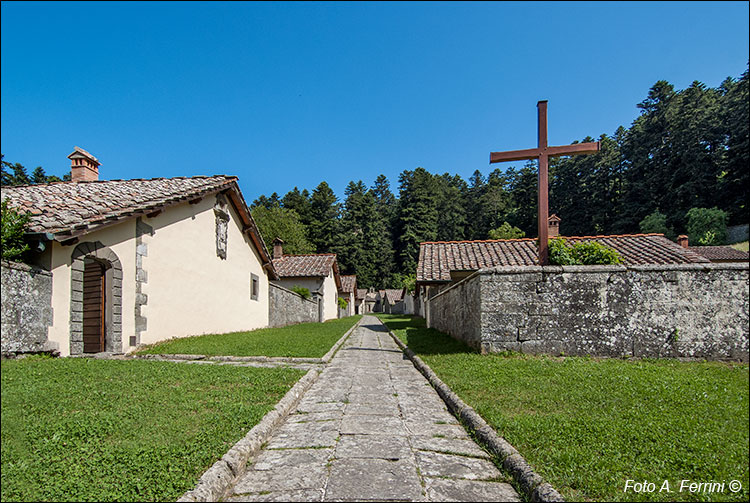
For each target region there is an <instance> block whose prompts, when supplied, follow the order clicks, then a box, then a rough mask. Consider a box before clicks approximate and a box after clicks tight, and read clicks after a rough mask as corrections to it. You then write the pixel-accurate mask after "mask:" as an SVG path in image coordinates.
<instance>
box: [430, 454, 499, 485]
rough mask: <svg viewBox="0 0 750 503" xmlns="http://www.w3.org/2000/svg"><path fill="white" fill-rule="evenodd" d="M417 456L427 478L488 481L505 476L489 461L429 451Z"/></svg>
mask: <svg viewBox="0 0 750 503" xmlns="http://www.w3.org/2000/svg"><path fill="white" fill-rule="evenodd" d="M416 456H417V464H418V465H419V470H420V472H421V473H422V475H423V476H425V477H449V478H452V479H470V480H488V479H494V478H497V477H502V476H503V475H502V473H500V470H498V469H497V467H496V466H495V465H494V463H492V462H491V461H489V460H487V459H479V458H470V457H466V456H457V455H455V454H444V453H440V452H429V451H417V453H416Z"/></svg>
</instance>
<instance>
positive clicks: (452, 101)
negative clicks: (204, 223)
mask: <svg viewBox="0 0 750 503" xmlns="http://www.w3.org/2000/svg"><path fill="white" fill-rule="evenodd" d="M748 5H749V4H748V2H684V3H683V2H664V3H661V2H603V3H598V2H580V3H579V2H551V3H546V2H522V3H516V2H497V3H487V2H481V3H469V2H460V3H451V2H441V3H427V2H417V3H400V2H397V3H386V2H376V3H348V2H335V3H275V2H273V3H271V2H260V3H245V2H228V3H200V2H185V3H181V2H166V3H151V2H149V3H137V2H125V3H116V2H103V3H96V2H83V3H66V2H59V3H58V2H41V3H33V2H2V7H1V9H2V16H1V23H2V30H1V32H0V36H1V42H2V43H1V45H0V51H1V54H2V57H1V60H0V64H1V79H0V87H1V95H0V98H1V102H0V103H1V107H0V108H1V118H2V128H1V129H0V131H1V143H2V153H3V154H4V155H5V160H6V161H10V162H21V163H22V164H24V165H25V166H26V167H27V168H29V170H31V169H33V168H34V167H36V166H39V165H41V166H43V167H44V168H45V170H46V171H47V173H48V174H57V175H62V174H63V173H64V172H66V171H67V170H68V168H69V161H68V159H67V158H66V156H67V155H68V154H69V153H70V152H72V150H73V147H74V146H75V145H77V146H80V147H82V148H84V149H86V150H88V151H89V152H91V153H92V154H94V155H95V156H97V157H98V158H99V159H100V161H101V162H102V167H101V171H100V178H102V179H123V178H153V177H172V176H193V175H211V174H231V175H237V176H239V178H240V187H241V189H242V191H243V193H244V195H245V199H246V200H247V201H248V203H249V202H251V201H252V200H253V199H255V198H256V197H257V196H258V195H260V194H270V193H271V192H274V191H275V192H278V193H279V194H280V195H283V194H284V193H286V192H287V191H288V190H290V189H292V188H293V187H294V186H295V185H296V186H298V187H299V188H300V189H302V188H308V189H310V190H312V189H313V188H314V187H315V186H317V184H318V183H319V182H321V181H322V180H326V181H327V182H328V183H329V184H330V185H331V186H332V188H333V189H334V191H335V192H336V193H337V195H338V196H339V197H343V193H344V188H345V187H346V184H347V183H348V182H349V181H350V180H360V179H361V180H363V181H364V182H365V183H366V184H367V185H371V184H372V182H373V181H374V179H375V178H376V177H377V175H378V174H380V173H383V174H385V175H386V176H387V177H388V178H389V180H390V181H391V185H392V189H393V190H394V192H396V189H397V186H398V175H399V173H401V172H402V171H403V170H405V169H414V168H416V167H417V166H422V167H424V168H425V169H427V170H429V171H431V172H433V173H444V172H450V173H458V174H460V175H461V176H462V177H464V178H465V179H468V177H469V176H471V174H472V173H473V172H474V170H476V169H479V170H480V171H482V173H484V174H485V175H486V174H487V173H489V172H490V171H491V170H492V169H494V168H495V167H496V166H495V165H493V166H490V165H489V163H488V159H489V152H490V151H497V150H514V149H521V148H530V147H533V146H535V144H536V103H537V101H538V100H540V99H546V100H549V142H550V144H557V145H559V144H567V143H570V142H571V141H574V140H580V139H582V138H583V137H585V136H586V135H590V136H594V137H596V136H598V135H600V134H602V133H606V134H612V133H613V132H614V131H615V130H616V129H617V127H618V126H621V125H623V126H629V125H630V124H631V122H632V121H633V120H634V119H635V118H636V117H637V115H638V109H637V107H636V104H637V103H639V102H640V101H642V100H643V99H644V98H645V97H646V94H647V92H648V89H649V88H650V87H651V86H652V85H653V84H654V83H655V82H656V81H657V80H667V81H669V82H670V83H672V84H673V85H674V86H675V87H676V88H678V89H684V88H685V87H687V86H689V85H690V84H691V82H692V81H693V80H699V81H701V82H703V83H705V84H706V85H708V86H711V87H715V86H718V85H719V84H720V83H721V81H722V80H724V79H725V78H726V77H729V76H731V77H733V78H738V77H739V76H740V75H741V74H742V73H743V72H744V71H745V69H746V68H747V62H748V46H749V40H750V35H749V33H748V24H749V23H748V17H749V16H748V14H749V13H748ZM521 164H522V163H517V165H519V166H520V165H521ZM503 167H505V165H503Z"/></svg>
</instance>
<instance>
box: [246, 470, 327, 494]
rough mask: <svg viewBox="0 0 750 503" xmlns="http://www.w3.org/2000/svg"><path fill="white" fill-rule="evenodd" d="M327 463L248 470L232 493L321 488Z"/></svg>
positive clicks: (325, 474)
mask: <svg viewBox="0 0 750 503" xmlns="http://www.w3.org/2000/svg"><path fill="white" fill-rule="evenodd" d="M327 476H328V469H327V467H326V465H325V464H320V463H305V464H301V465H285V466H278V467H276V468H275V469H273V470H248V471H247V472H245V474H244V475H243V476H242V477H240V479H239V480H238V481H237V484H235V486H234V489H233V491H232V494H244V493H260V492H273V491H298V490H301V489H320V488H321V487H323V485H324V484H325V480H326V477H327Z"/></svg>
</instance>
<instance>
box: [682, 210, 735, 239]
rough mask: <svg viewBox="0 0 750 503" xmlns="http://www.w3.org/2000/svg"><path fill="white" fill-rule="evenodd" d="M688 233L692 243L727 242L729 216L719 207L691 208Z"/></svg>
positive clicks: (688, 214) (688, 217)
mask: <svg viewBox="0 0 750 503" xmlns="http://www.w3.org/2000/svg"><path fill="white" fill-rule="evenodd" d="M685 216H686V217H687V233H688V237H689V238H690V242H691V243H692V244H701V245H722V244H725V243H726V242H727V239H728V238H729V233H728V232H727V222H728V221H729V216H728V215H727V213H726V212H725V211H722V210H720V209H718V208H710V209H709V208H690V211H688V212H687V214H686V215H685Z"/></svg>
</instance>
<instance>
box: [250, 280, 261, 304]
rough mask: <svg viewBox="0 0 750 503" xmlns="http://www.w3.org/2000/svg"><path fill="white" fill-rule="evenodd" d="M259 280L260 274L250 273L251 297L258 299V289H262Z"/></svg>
mask: <svg viewBox="0 0 750 503" xmlns="http://www.w3.org/2000/svg"><path fill="white" fill-rule="evenodd" d="M258 281H259V278H258V276H257V275H255V274H253V273H250V298H251V299H252V300H258V290H259V289H260V285H259V284H258Z"/></svg>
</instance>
